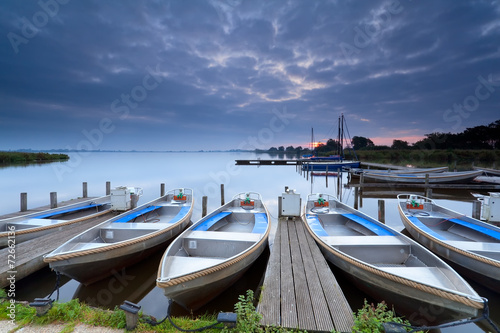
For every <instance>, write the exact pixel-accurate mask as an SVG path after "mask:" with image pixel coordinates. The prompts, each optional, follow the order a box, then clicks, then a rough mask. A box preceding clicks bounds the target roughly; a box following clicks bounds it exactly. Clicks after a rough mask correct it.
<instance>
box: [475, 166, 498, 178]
mask: <svg viewBox="0 0 500 333" xmlns="http://www.w3.org/2000/svg"><path fill="white" fill-rule="evenodd" d="M473 169H474V170H481V171H482V172H483V173H484V174H485V175H486V176H500V170H497V169H492V168H481V167H473Z"/></svg>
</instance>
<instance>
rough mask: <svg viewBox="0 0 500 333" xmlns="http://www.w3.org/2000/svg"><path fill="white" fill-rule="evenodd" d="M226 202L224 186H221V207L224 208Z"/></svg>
mask: <svg viewBox="0 0 500 333" xmlns="http://www.w3.org/2000/svg"><path fill="white" fill-rule="evenodd" d="M224 204H225V200H224V184H220V205H221V206H224Z"/></svg>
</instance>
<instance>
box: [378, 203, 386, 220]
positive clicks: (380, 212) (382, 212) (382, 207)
mask: <svg viewBox="0 0 500 333" xmlns="http://www.w3.org/2000/svg"><path fill="white" fill-rule="evenodd" d="M378 220H379V221H380V222H382V223H384V224H385V200H379V201H378Z"/></svg>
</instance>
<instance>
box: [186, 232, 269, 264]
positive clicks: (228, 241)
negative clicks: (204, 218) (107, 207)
mask: <svg viewBox="0 0 500 333" xmlns="http://www.w3.org/2000/svg"><path fill="white" fill-rule="evenodd" d="M261 238H262V234H257V233H251V232H225V231H196V230H193V231H190V232H189V233H187V234H186V235H185V237H184V239H183V247H184V249H185V251H186V252H187V253H189V255H190V256H193V257H217V258H229V257H232V256H234V255H237V254H238V253H240V252H242V251H245V250H246V249H247V248H249V247H250V246H252V245H254V244H255V243H257V242H258V241H259V240H260V239H261Z"/></svg>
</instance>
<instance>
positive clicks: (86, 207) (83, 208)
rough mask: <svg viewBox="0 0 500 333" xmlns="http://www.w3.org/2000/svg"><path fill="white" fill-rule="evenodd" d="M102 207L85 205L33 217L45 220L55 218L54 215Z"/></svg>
mask: <svg viewBox="0 0 500 333" xmlns="http://www.w3.org/2000/svg"><path fill="white" fill-rule="evenodd" d="M104 205H105V204H90V205H86V206H80V207H73V208H68V209H64V210H58V211H55V212H49V213H45V214H41V215H37V216H35V218H37V219H44V218H47V217H50V216H55V215H61V214H67V213H72V212H77V211H80V210H85V209H89V208H93V207H100V206H104Z"/></svg>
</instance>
